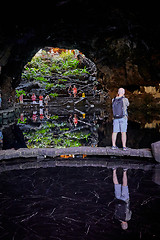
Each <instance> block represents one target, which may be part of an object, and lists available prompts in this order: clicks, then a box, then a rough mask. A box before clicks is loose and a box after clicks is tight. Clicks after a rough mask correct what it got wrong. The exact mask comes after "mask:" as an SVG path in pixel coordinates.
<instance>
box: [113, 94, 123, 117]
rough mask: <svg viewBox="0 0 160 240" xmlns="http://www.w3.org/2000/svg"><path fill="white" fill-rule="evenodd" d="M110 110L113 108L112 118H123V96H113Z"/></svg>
mask: <svg viewBox="0 0 160 240" xmlns="http://www.w3.org/2000/svg"><path fill="white" fill-rule="evenodd" d="M112 110H113V117H114V118H123V117H124V112H123V97H121V98H116V97H115V98H114V99H113V102H112Z"/></svg>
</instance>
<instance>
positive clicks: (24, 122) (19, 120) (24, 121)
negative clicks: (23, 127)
mask: <svg viewBox="0 0 160 240" xmlns="http://www.w3.org/2000/svg"><path fill="white" fill-rule="evenodd" d="M26 122H27V118H24V120H23V121H21V119H20V118H18V120H17V123H18V124H19V123H21V124H26Z"/></svg>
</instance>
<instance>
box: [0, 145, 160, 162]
mask: <svg viewBox="0 0 160 240" xmlns="http://www.w3.org/2000/svg"><path fill="white" fill-rule="evenodd" d="M154 146H156V145H154ZM152 148H153V147H152ZM155 149H157V148H156V147H155V148H153V150H154V152H153V153H154V158H155V160H156V161H158V160H157V159H159V156H160V155H156V153H155V151H158V150H155ZM159 149H160V147H159ZM83 154H85V155H88V156H117V157H124V156H126V157H139V158H150V159H152V158H153V155H152V152H151V150H150V149H128V150H127V151H123V150H121V149H118V150H112V149H111V147H71V148H60V149H56V148H34V149H33V148H32V149H28V148H20V149H18V150H14V149H9V150H1V151H0V160H7V159H12V158H13V159H15V158H35V157H36V158H37V159H39V160H41V159H44V158H46V157H52V158H54V157H58V156H60V155H83ZM159 161H160V160H159Z"/></svg>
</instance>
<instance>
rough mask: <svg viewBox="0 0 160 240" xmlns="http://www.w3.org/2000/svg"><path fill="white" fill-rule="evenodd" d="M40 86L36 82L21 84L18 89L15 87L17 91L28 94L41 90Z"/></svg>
mask: <svg viewBox="0 0 160 240" xmlns="http://www.w3.org/2000/svg"><path fill="white" fill-rule="evenodd" d="M41 87H42V86H41V84H40V83H38V82H27V83H22V84H21V85H20V86H19V87H17V90H22V89H23V90H25V91H26V92H30V91H31V90H32V89H39V88H41Z"/></svg>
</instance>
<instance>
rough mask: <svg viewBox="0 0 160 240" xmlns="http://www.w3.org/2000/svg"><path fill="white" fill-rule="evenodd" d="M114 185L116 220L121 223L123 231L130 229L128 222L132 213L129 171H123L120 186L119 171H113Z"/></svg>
mask: <svg viewBox="0 0 160 240" xmlns="http://www.w3.org/2000/svg"><path fill="white" fill-rule="evenodd" d="M113 183H114V190H115V197H116V203H115V218H116V219H117V220H119V221H120V222H121V227H122V229H123V230H127V229H128V221H129V220H130V219H131V215H132V212H131V211H130V209H129V189H128V183H127V170H126V169H124V170H123V182H122V184H119V182H118V178H117V170H116V169H113Z"/></svg>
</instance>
